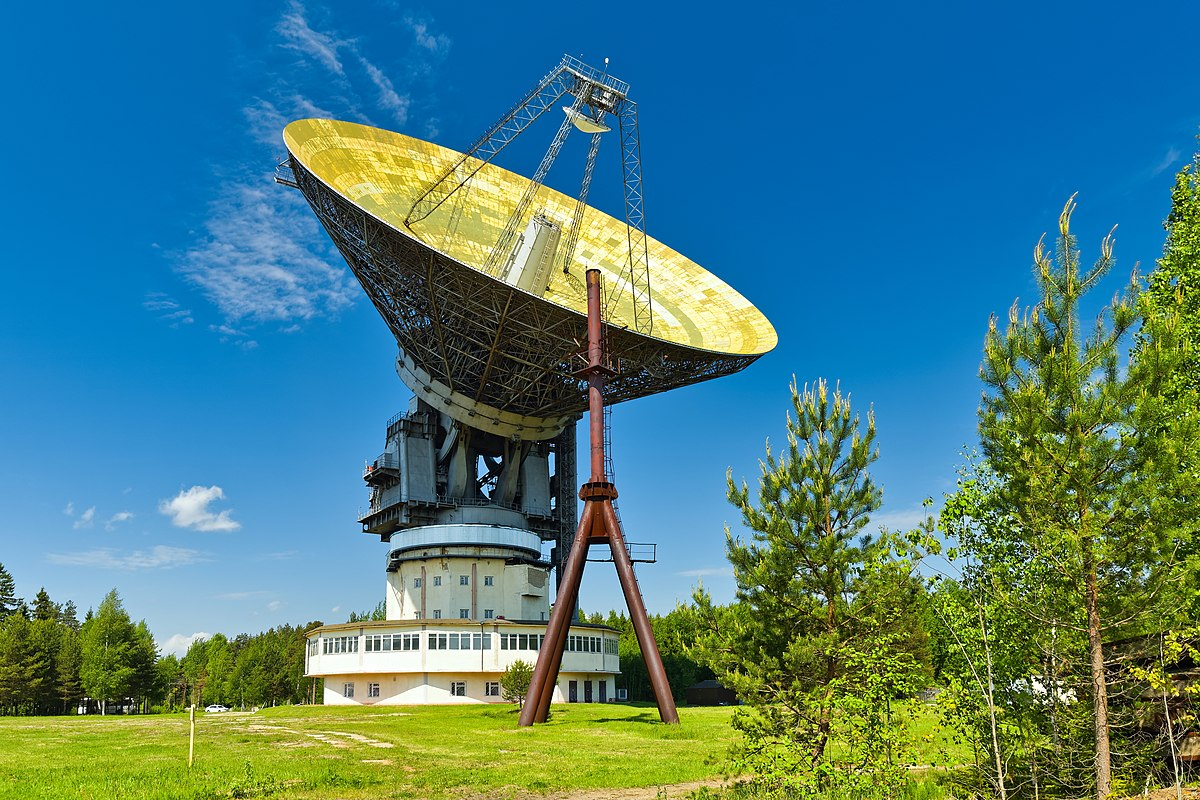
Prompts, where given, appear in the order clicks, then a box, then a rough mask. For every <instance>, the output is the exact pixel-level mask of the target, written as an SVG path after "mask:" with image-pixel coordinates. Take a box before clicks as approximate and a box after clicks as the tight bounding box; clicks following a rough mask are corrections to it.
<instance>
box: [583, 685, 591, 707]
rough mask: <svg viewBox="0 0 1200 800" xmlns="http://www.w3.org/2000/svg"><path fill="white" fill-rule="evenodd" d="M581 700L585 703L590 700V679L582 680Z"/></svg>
mask: <svg viewBox="0 0 1200 800" xmlns="http://www.w3.org/2000/svg"><path fill="white" fill-rule="evenodd" d="M583 702H585V703H590V702H592V682H591V681H584V682H583Z"/></svg>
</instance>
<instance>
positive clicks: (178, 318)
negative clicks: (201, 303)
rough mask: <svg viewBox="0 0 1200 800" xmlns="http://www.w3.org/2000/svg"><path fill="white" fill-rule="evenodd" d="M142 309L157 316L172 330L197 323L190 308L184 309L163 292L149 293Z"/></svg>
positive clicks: (143, 301)
mask: <svg viewBox="0 0 1200 800" xmlns="http://www.w3.org/2000/svg"><path fill="white" fill-rule="evenodd" d="M142 308H144V309H146V310H147V311H150V312H152V313H154V314H156V315H157V316H158V319H159V320H161V321H163V322H165V323H167V324H168V325H170V326H171V327H172V328H178V327H179V326H180V325H191V324H192V323H193V322H195V319H194V318H193V317H192V311H191V309H190V308H184V307H183V306H182V305H180V304H179V303H178V302H177V301H176V300H175V299H174V298H172V297H170V296H168V295H166V294H163V293H162V292H148V293H147V294H146V298H145V299H144V300H142Z"/></svg>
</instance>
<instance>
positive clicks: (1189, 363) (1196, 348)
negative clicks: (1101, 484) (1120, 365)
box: [1141, 153, 1200, 392]
mask: <svg viewBox="0 0 1200 800" xmlns="http://www.w3.org/2000/svg"><path fill="white" fill-rule="evenodd" d="M1163 227H1164V228H1166V231H1167V241H1166V243H1165V244H1164V246H1163V255H1162V258H1161V259H1159V261H1158V267H1157V269H1155V270H1154V271H1152V272H1151V273H1150V274H1149V275H1148V276H1147V280H1146V284H1147V285H1146V292H1145V297H1144V300H1145V303H1146V307H1147V311H1148V313H1149V314H1152V315H1158V316H1163V315H1172V314H1176V315H1178V326H1179V331H1178V333H1179V335H1180V336H1181V337H1182V338H1184V339H1185V340H1187V341H1188V342H1189V344H1190V352H1188V353H1187V354H1186V355H1185V356H1184V357H1183V358H1182V359H1181V361H1180V363H1179V365H1178V368H1177V370H1176V373H1175V376H1174V379H1175V384H1174V386H1173V387H1172V388H1173V389H1174V390H1175V391H1190V392H1200V153H1197V154H1196V155H1195V156H1193V158H1192V163H1191V164H1189V165H1187V166H1185V167H1184V168H1183V169H1182V170H1180V172H1179V174H1178V175H1176V176H1175V186H1174V188H1172V190H1171V213H1170V215H1169V216H1168V217H1167V219H1166V221H1165V222H1164V223H1163ZM1148 339H1149V337H1148V336H1146V335H1143V336H1142V342H1141V343H1142V344H1143V346H1146V345H1149V344H1150V342H1149V341H1147V340H1148Z"/></svg>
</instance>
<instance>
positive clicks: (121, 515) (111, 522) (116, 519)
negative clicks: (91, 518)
mask: <svg viewBox="0 0 1200 800" xmlns="http://www.w3.org/2000/svg"><path fill="white" fill-rule="evenodd" d="M131 519H133V512H132V511H118V512H117V513H115V514H113V515H112V516H111V517H109V519H108V522H106V523H104V529H105V530H107V531H111V530H113V529H115V528H116V527H117V525H118V524H119V523H122V522H128V521H129V520H131Z"/></svg>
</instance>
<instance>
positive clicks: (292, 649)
mask: <svg viewBox="0 0 1200 800" xmlns="http://www.w3.org/2000/svg"><path fill="white" fill-rule="evenodd" d="M320 624H321V623H320V622H310V623H308V624H307V625H304V626H292V625H282V626H280V627H277V628H271V629H270V630H268V631H265V632H263V633H259V634H255V635H249V634H239V635H238V636H236V637H235V638H233V639H229V638H227V637H226V636H224V635H223V634H219V633H218V634H215V635H213V636H212V637H210V638H208V639H207V640H198V641H195V642H193V643H192V644H191V646H190V647H189V648H188V651H187V654H186V655H184V656H183V658H178V657H176V656H175V655H174V654H168V655H166V656H160V655H159V652H158V645H157V643H156V642H155V640H154V636H153V635H152V634H151V633H150V630H149V628H147V626H146V623H145V620H141V621H138V622H136V623H135V622H133V621H132V619H131V618H130V616H129V613H128V612H127V611H126V610H125V608H124V606H123V604H122V602H121V597H120V595H119V594H118V593H117V590H116V589H113V590H112V591H110V592H109V593H108V594H107V595H105V597H104V599H103V600H101V602H100V604H99V606H98V607H97V608H96V609H95V610H94V611H93V610H92V609H88V611H87V613H86V614H85V615H84V619H83V621H82V622H80V621H79V619H78V612H77V609H76V607H75V605H74V603H72V602H70V601H67V602H66V603H56V602H54V601H53V600H51V598H50V596H49V594H48V593H47V592H46V590H45V588H42V589H40V590H39V591H38V593H37V595H36V597H35V598H34V600H33V603H32V604H29V603H26V602H25V601H24V600H22V599H21V598H18V597H17V596H16V594H15V583H14V581H13V577H12V575H11V574H10V573H9V572H8V570H7V569H5V568H4V565H3V564H0V714H6V715H18V714H19V715H48V714H74V713H77V712H78V711H80V710H83V711H85V712H94V713H101V714H105V713H112V712H113V711H120V712H125V713H148V712H151V711H158V710H165V711H169V710H175V709H180V708H184V707H186V706H188V705H191V704H196V705H207V704H211V703H221V704H225V705H229V706H240V707H252V706H267V705H278V704H285V703H301V702H315V701H317V700H319V698H320V696H321V689H320V686H319V685H317V684H318V683H319V681H314V680H313V679H308V678H305V677H304V642H305V634H306V633H307V632H308V631H310V630H312V629H313V628H315V627H318V626H320Z"/></svg>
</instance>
